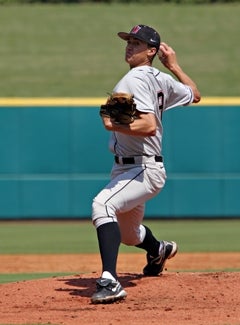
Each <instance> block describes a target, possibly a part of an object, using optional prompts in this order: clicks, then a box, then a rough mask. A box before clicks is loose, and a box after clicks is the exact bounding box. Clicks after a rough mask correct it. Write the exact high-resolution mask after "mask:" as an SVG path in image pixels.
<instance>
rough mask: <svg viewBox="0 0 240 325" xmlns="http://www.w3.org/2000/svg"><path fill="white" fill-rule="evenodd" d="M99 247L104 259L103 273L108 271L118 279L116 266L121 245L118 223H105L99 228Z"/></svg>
mask: <svg viewBox="0 0 240 325" xmlns="http://www.w3.org/2000/svg"><path fill="white" fill-rule="evenodd" d="M97 236H98V245H99V250H100V254H101V259H102V267H103V269H102V271H108V272H110V273H111V274H112V276H114V277H115V278H117V274H116V265H117V256H118V249H119V246H120V243H121V236H120V230H119V227H118V223H117V222H109V223H105V224H103V225H101V226H99V227H98V228H97Z"/></svg>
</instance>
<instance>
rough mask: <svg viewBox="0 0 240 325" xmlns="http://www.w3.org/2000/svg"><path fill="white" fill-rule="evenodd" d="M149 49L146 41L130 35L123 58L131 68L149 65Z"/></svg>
mask: <svg viewBox="0 0 240 325" xmlns="http://www.w3.org/2000/svg"><path fill="white" fill-rule="evenodd" d="M149 51H150V49H149V47H148V44H147V43H146V42H143V41H140V40H138V39H136V38H133V37H130V38H129V40H128V41H127V46H126V52H125V60H126V62H127V63H128V64H129V65H130V67H131V68H134V67H138V66H141V65H149Z"/></svg>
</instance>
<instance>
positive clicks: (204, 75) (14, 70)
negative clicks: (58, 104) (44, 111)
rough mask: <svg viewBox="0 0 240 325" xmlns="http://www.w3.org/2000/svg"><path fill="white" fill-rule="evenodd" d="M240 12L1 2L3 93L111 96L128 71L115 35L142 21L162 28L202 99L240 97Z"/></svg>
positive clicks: (235, 7)
mask: <svg viewBox="0 0 240 325" xmlns="http://www.w3.org/2000/svg"><path fill="white" fill-rule="evenodd" d="M239 16H240V4H239V3H238V4H237V3H236V4H228V5H195V6H191V5H177V4H175V5H172V4H164V5H162V4H161V5H140V4H111V5H109V4H94V5H93V4H82V5H76V4H75V5H18V6H16V5H12V6H1V10H0V39H1V48H0V58H1V60H0V75H1V78H0V97H17V96H20V97H21V96H22V97H82V96H87V97H104V96H106V95H107V92H110V91H111V90H112V88H113V86H114V85H115V83H116V82H117V81H118V79H119V78H120V77H121V76H122V75H123V74H124V73H125V72H126V71H127V69H128V67H127V65H126V63H125V62H124V47H125V44H124V42H123V41H122V40H120V39H119V38H118V37H117V36H116V34H117V32H118V31H128V30H129V29H130V28H131V27H132V26H133V25H135V24H138V23H145V24H149V25H152V26H153V27H155V28H157V29H158V30H159V31H160V34H161V36H162V39H163V40H164V41H166V42H169V44H171V45H172V46H173V47H174V48H175V49H176V51H177V53H178V56H179V61H180V63H181V65H182V66H183V67H184V69H185V70H186V71H187V72H188V73H189V74H190V75H191V76H192V77H193V78H194V80H196V82H197V84H198V86H199V89H200V90H201V93H202V95H203V96H239V84H240V76H239V69H238V68H237V67H238V60H239V55H240V46H239V41H238V40H239V30H240V20H239ZM156 65H157V66H158V67H160V66H161V65H160V63H159V62H157V61H156Z"/></svg>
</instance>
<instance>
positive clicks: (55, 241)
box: [0, 219, 240, 283]
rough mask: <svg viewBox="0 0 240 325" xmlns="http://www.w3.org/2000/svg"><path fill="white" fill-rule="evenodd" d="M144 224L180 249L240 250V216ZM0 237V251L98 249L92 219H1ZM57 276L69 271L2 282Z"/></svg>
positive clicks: (13, 277)
mask: <svg viewBox="0 0 240 325" xmlns="http://www.w3.org/2000/svg"><path fill="white" fill-rule="evenodd" d="M145 224H146V225H148V226H149V227H150V228H151V229H152V231H153V233H154V235H156V236H157V238H159V239H172V240H175V241H177V243H178V244H179V247H180V252H239V251H240V241H239V235H240V231H239V229H240V219H236V220H172V221H169V220H146V222H145ZM0 238H1V242H0V254H51V253H52V254H72V253H89V254H91V253H97V252H98V245H97V239H96V233H95V228H94V227H93V226H92V224H91V222H90V221H28V222H25V221H20V222H17V221H7V222H3V221H2V222H0ZM138 251H139V250H138V249H137V248H136V247H128V246H124V245H122V246H121V248H120V253H131V252H135V253H136V252H138ZM206 271H207V270H206ZM211 271H212V270H211ZM228 271H234V270H228ZM235 271H237V270H235ZM57 275H67V274H66V273H61V274H56V273H54V274H53V273H37V274H0V283H8V282H15V281H23V280H31V279H38V278H44V277H50V276H57Z"/></svg>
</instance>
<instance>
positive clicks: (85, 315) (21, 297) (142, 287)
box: [0, 254, 240, 325]
mask: <svg viewBox="0 0 240 325" xmlns="http://www.w3.org/2000/svg"><path fill="white" fill-rule="evenodd" d="M186 256H187V257H188V258H187V257H186ZM186 256H185V255H181V254H179V258H176V261H177V260H178V259H179V264H181V263H180V260H181V261H183V260H184V261H185V263H183V264H184V269H187V267H188V266H187V265H186V261H187V260H191V261H193V260H194V258H193V259H191V258H190V257H191V256H190V255H188V254H187V255H186ZM201 256H203V255H201ZM218 256H219V257H220V255H218ZM234 256H235V258H236V259H235V261H234V263H233V264H234V265H235V266H238V267H239V254H235V255H234ZM75 257H76V256H75ZM80 257H81V260H80V261H81V264H82V266H83V265H85V264H84V263H85V262H86V260H85V262H84V256H82V255H81V256H79V255H78V259H77V260H78V262H79V259H80ZM85 257H86V259H88V258H89V261H90V257H91V261H93V257H94V256H93V255H91V256H89V255H88V257H87V255H86V256H85ZM4 258H5V260H4V261H5V262H6V258H7V257H6V256H5V257H4ZM9 258H11V257H9ZM22 258H28V259H29V260H30V256H23V257H22ZM42 258H43V257H41V256H40V258H39V261H40V265H39V266H38V270H39V271H42V268H43V264H41V260H42ZM54 258H56V256H55V257H52V259H51V256H45V264H47V263H48V262H49V261H51V263H50V265H53V260H54ZM65 258H66V260H65V264H62V267H61V269H62V271H66V269H67V267H65V266H66V265H71V263H70V262H71V258H70V259H69V258H68V256H66V257H65ZM189 258H190V259H189ZM19 259H20V260H21V258H19ZM59 259H60V260H61V261H62V259H63V256H58V260H59ZM209 259H210V260H211V261H212V259H211V257H208V258H207V256H205V259H202V262H203V261H204V260H205V261H208V263H209ZM143 260H144V256H138V258H137V257H136V256H134V255H131V254H127V256H124V255H121V256H120V259H119V268H120V270H122V269H123V268H126V271H125V272H127V273H123V272H122V271H120V273H119V280H120V282H121V284H122V285H123V287H124V288H125V290H126V291H127V293H128V296H127V298H126V299H125V300H124V301H122V302H119V303H115V304H107V305H94V304H91V303H90V297H91V295H92V293H93V292H94V290H95V280H96V278H97V277H98V276H99V273H98V272H91V273H89V272H88V273H84V274H76V275H70V276H56V277H51V278H47V279H40V280H31V281H20V282H15V283H8V284H2V285H1V286H0V323H1V324H9V323H11V324H54V325H55V324H58V325H60V324H64V325H89V324H91V325H119V324H123V325H130V324H131V325H143V324H144V325H145V324H158V325H159V324H160V325H183V324H184V325H239V324H240V272H223V271H218V272H182V271H176V270H177V269H178V265H177V262H174V261H171V262H170V261H169V268H170V266H171V269H172V267H173V266H174V269H173V270H174V271H171V272H169V271H166V270H165V271H164V272H163V274H162V275H161V276H159V277H153V278H148V277H143V276H142V275H141V274H140V271H141V268H142V262H143ZM219 260H220V258H219ZM223 260H224V258H223V257H222V259H221V263H222V261H223ZM34 261H35V262H34V263H33V264H32V266H33V265H35V266H37V258H36V259H35V260H34ZM126 261H127V263H128V264H125V263H126ZM130 261H131V263H130ZM15 262H16V264H17V265H18V264H19V265H18V268H19V266H20V261H19V260H18V261H17V260H16V259H15ZM25 262H26V261H25ZM28 262H29V261H28ZM42 262H43V261H42ZM62 262H63V261H62ZM139 262H140V263H141V268H140V269H139V265H138V263H139ZM198 262H199V261H198ZM225 262H226V261H225ZM229 262H230V260H229V259H227V262H226V264H227V263H228V265H225V267H226V268H227V267H231V265H230V266H229ZM236 263H237V264H236ZM4 264H5V263H1V265H4ZM13 264H14V263H13V261H12V264H11V263H10V264H9V267H10V268H11V270H12V271H13ZM230 264H231V263H230ZM25 266H26V264H25ZM92 266H93V262H92V265H91V267H92ZM202 266H203V264H202ZM45 267H46V266H45ZM191 267H192V268H193V269H194V266H193V265H192V266H191ZM191 267H190V268H191ZM195 267H196V265H195ZM22 268H23V267H22ZM71 268H72V265H71ZM98 268H99V261H97V263H96V264H95V267H94V268H93V269H92V270H94V269H98ZM179 268H180V266H179ZM214 268H215V269H219V268H218V267H217V265H216V264H215V265H214ZM53 269H54V267H53V266H52V268H51V270H50V271H51V272H52V271H53ZM57 269H58V267H57V266H56V265H55V271H57ZM0 270H1V267H0ZM28 270H29V269H28ZM5 271H6V268H5ZM21 271H23V269H21ZM58 271H60V270H59V269H58ZM1 272H2V273H3V271H1Z"/></svg>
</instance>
